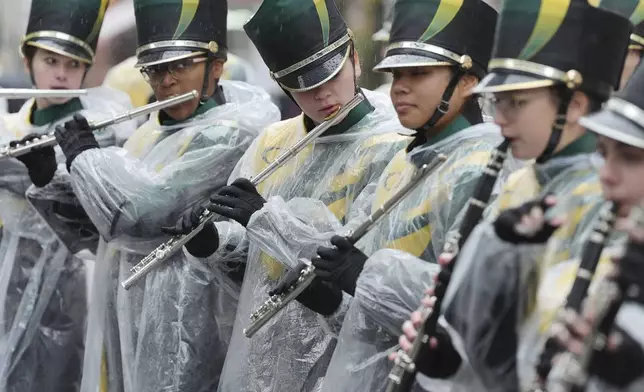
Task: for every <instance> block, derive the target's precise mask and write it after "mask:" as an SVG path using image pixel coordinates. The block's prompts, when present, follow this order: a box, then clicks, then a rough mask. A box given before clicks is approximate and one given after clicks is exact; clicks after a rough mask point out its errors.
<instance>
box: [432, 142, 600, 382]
mask: <svg viewBox="0 0 644 392" xmlns="http://www.w3.org/2000/svg"><path fill="white" fill-rule="evenodd" d="M597 163H598V161H597V157H596V156H595V155H593V154H585V153H583V154H577V155H573V156H567V157H557V158H553V159H551V160H550V161H548V162H546V163H544V164H541V165H531V166H528V167H526V168H524V169H521V170H519V171H517V172H516V173H514V174H513V175H512V176H511V177H510V179H509V180H508V181H507V183H506V185H505V187H504V190H503V192H502V194H501V196H500V197H499V203H498V205H497V206H496V207H498V209H499V210H504V209H506V208H510V207H516V206H519V205H521V204H522V203H524V202H526V201H529V200H532V199H534V198H536V197H539V196H542V195H545V194H548V193H551V194H554V195H555V196H556V197H557V200H558V204H557V205H556V206H555V207H553V208H552V209H551V211H549V214H551V216H566V217H567V221H568V224H567V225H566V226H564V227H562V228H560V229H559V230H557V231H556V232H555V233H554V234H553V236H552V237H551V238H550V240H549V242H548V244H547V246H546V245H520V246H514V245H513V244H508V243H505V242H503V241H502V240H500V239H499V238H498V237H497V236H496V234H495V232H494V228H493V226H492V224H491V223H490V222H484V223H482V224H480V225H479V226H478V227H477V228H476V229H475V230H474V232H473V233H472V235H471V236H470V238H469V240H468V241H467V243H466V244H465V245H464V247H463V249H462V250H461V254H460V257H459V261H458V264H457V266H456V268H455V270H454V274H453V276H452V282H451V283H450V287H449V289H448V292H447V295H446V300H445V302H444V304H443V312H444V315H445V317H446V319H447V321H448V322H449V324H450V326H451V327H452V328H454V330H455V331H456V332H457V333H458V335H459V336H460V337H461V339H462V340H463V344H464V347H465V351H466V355H467V358H468V360H469V361H470V364H471V366H472V368H473V369H474V371H475V372H476V375H477V376H478V377H479V378H480V380H481V381H482V382H483V384H484V385H485V387H486V388H488V389H489V390H490V391H506V390H516V389H518V382H519V375H518V373H517V366H516V358H517V344H518V343H517V342H518V341H519V339H520V338H519V337H518V336H517V331H520V330H521V329H522V328H523V327H524V326H525V321H526V319H527V318H528V317H529V315H530V314H531V313H532V311H533V310H534V306H535V295H536V290H537V287H538V285H539V283H538V282H539V279H540V276H541V274H542V273H543V271H544V270H543V268H544V267H546V266H547V267H548V268H550V267H553V266H556V265H557V264H558V263H561V262H564V261H566V260H569V259H571V258H573V257H575V255H579V254H580V252H581V250H582V247H583V244H584V242H585V234H584V233H586V232H587V230H588V221H589V219H588V216H589V215H590V216H592V214H593V212H594V211H595V210H596V208H597V201H598V200H599V199H600V197H601V193H600V187H599V186H598V183H597V181H596V177H595V173H596V164H597ZM565 295H566V294H563V296H564V297H565Z"/></svg>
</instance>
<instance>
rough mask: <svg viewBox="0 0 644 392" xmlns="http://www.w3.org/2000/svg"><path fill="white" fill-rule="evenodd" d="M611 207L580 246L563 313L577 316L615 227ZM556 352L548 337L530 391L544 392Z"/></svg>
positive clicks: (611, 205)
mask: <svg viewBox="0 0 644 392" xmlns="http://www.w3.org/2000/svg"><path fill="white" fill-rule="evenodd" d="M618 208H619V207H618V205H617V204H615V203H606V204H604V205H603V206H602V210H601V212H600V214H599V220H598V221H597V224H596V225H595V227H593V231H592V232H591V234H590V237H589V238H588V241H587V242H586V244H585V246H584V250H583V253H582V258H581V263H580V264H579V268H578V270H577V276H576V277H575V281H574V283H573V285H572V288H571V289H570V292H569V293H568V296H567V297H566V302H565V305H564V309H567V310H572V311H575V312H577V313H579V312H580V310H581V304H582V302H583V300H584V298H586V295H587V293H588V287H590V282H591V281H592V279H593V276H594V275H595V270H596V269H597V265H598V264H599V258H600V256H601V254H602V251H603V250H604V247H605V246H606V244H607V243H608V238H609V236H610V233H611V231H612V230H613V226H614V225H615V218H616V216H615V214H616V213H617V210H618ZM563 314H564V312H563V311H562V312H560V314H559V317H558V318H559V319H562V318H563ZM558 352H559V345H558V344H557V341H556V339H555V338H554V337H552V336H551V337H549V338H548V339H547V340H546V343H545V344H544V347H543V350H542V351H541V354H540V355H539V361H538V364H537V368H536V373H537V374H536V377H535V379H534V381H533V383H532V387H531V389H530V391H532V392H545V390H546V385H545V383H546V380H547V379H548V375H549V373H550V370H551V368H552V366H551V363H552V359H553V358H554V356H555V355H556V354H557V353H558Z"/></svg>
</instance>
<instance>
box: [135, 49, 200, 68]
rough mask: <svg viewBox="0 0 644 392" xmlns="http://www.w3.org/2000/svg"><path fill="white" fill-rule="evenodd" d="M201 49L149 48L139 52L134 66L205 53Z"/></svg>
mask: <svg viewBox="0 0 644 392" xmlns="http://www.w3.org/2000/svg"><path fill="white" fill-rule="evenodd" d="M205 54H206V52H205V51H203V50H188V49H186V50H159V49H157V50H150V51H145V52H142V53H139V54H138V56H137V62H136V64H135V65H134V66H135V67H149V66H152V65H158V64H164V63H170V62H173V61H178V60H183V59H187V58H191V57H196V56H200V55H205Z"/></svg>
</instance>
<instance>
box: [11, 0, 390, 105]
mask: <svg viewBox="0 0 644 392" xmlns="http://www.w3.org/2000/svg"><path fill="white" fill-rule="evenodd" d="M30 3H31V1H30V0H20V1H16V0H0V6H2V9H4V10H11V12H3V13H2V14H1V15H0V86H2V87H5V88H18V87H25V88H27V87H31V82H30V80H29V77H28V76H27V74H26V73H25V70H24V66H23V63H22V60H21V58H20V55H19V52H18V46H19V44H20V39H21V38H22V36H23V35H24V32H25V29H26V26H27V18H28V16H29V7H30ZM336 3H337V4H338V6H339V7H340V8H341V10H342V12H343V15H344V17H345V19H346V21H347V24H348V25H349V27H350V28H351V29H352V30H353V32H354V33H355V36H356V39H357V46H356V47H357V49H358V52H359V54H360V59H361V63H362V69H363V75H362V77H361V80H360V83H361V85H362V86H363V87H365V88H369V89H376V88H378V87H379V86H381V85H382V84H384V83H386V82H387V80H386V79H385V78H386V76H385V75H383V74H379V73H374V72H372V71H371V69H372V68H373V66H374V65H375V63H376V62H377V61H378V60H379V59H380V57H381V53H382V52H383V49H384V46H385V45H386V38H387V37H386V34H385V31H382V30H381V28H382V27H383V22H385V21H386V18H387V15H388V14H389V13H390V8H391V6H392V4H393V0H336ZM259 4H261V0H228V7H229V16H228V29H229V32H228V47H229V50H230V52H232V53H234V54H235V55H237V56H239V57H241V58H243V59H244V60H246V61H248V62H250V64H251V65H252V67H253V75H252V77H251V80H249V81H250V82H251V83H254V84H257V85H259V86H262V87H264V88H265V89H266V90H267V91H268V92H269V93H270V94H271V96H272V97H273V99H274V101H275V102H276V103H277V104H278V105H280V108H281V109H282V113H283V117H284V118H288V117H292V116H294V115H297V114H298V113H299V109H298V108H297V107H296V106H295V105H293V104H292V103H291V102H290V100H289V99H288V98H287V97H286V96H285V95H284V93H283V92H282V91H281V89H280V88H279V87H278V86H277V85H276V84H275V82H274V81H273V80H272V79H271V78H270V76H269V73H268V69H267V68H266V66H265V65H264V64H263V62H262V60H261V58H260V56H259V54H258V53H257V51H256V50H255V48H254V47H253V45H252V43H251V42H250V40H249V39H248V38H247V37H246V34H245V33H244V31H243V29H242V26H243V24H244V23H245V22H246V21H247V20H248V19H249V18H250V17H251V16H252V15H253V13H254V12H255V10H256V9H257V8H258V7H259ZM376 33H377V34H376ZM374 34H375V36H374ZM379 39H380V40H383V39H384V41H378V40H379ZM135 50H136V28H135V20H134V8H133V3H132V0H111V1H110V6H109V8H108V10H107V13H106V16H105V22H104V24H103V29H102V31H101V38H100V41H99V44H98V48H97V55H96V61H95V64H94V66H93V67H92V69H91V70H90V72H89V74H88V76H87V79H86V81H85V84H86V87H95V86H98V85H100V84H102V83H103V81H104V80H105V76H106V75H107V73H108V71H109V70H110V68H112V67H113V66H114V65H117V64H119V63H121V62H122V61H124V60H126V59H128V58H129V57H131V56H133V55H134V54H135ZM22 103H23V101H20V100H10V101H9V102H8V105H7V110H8V111H10V112H15V111H17V110H18V109H19V108H20V106H21V105H22Z"/></svg>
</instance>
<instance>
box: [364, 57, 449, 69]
mask: <svg viewBox="0 0 644 392" xmlns="http://www.w3.org/2000/svg"><path fill="white" fill-rule="evenodd" d="M452 65H454V63H452V62H450V61H447V60H445V59H444V58H438V56H437V58H434V57H430V56H429V55H428V56H420V55H417V54H393V55H390V56H387V57H385V58H384V59H382V61H381V62H380V63H379V64H378V65H376V66H375V67H374V68H373V70H374V71H376V72H391V71H392V70H393V69H395V68H410V67H438V66H452Z"/></svg>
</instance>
